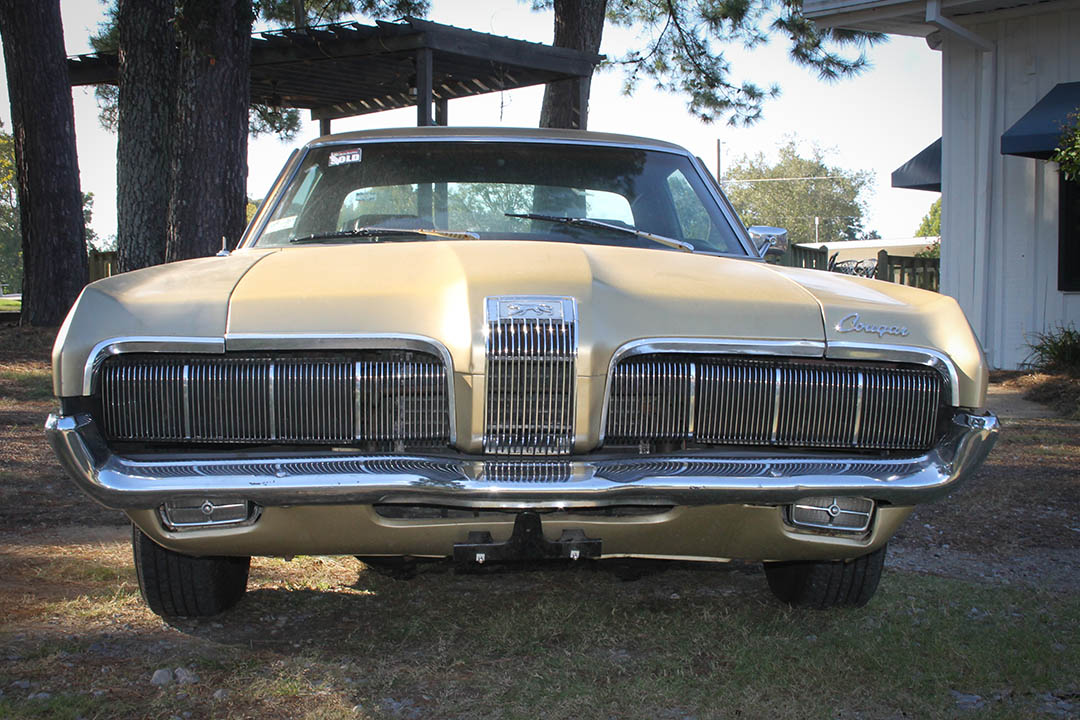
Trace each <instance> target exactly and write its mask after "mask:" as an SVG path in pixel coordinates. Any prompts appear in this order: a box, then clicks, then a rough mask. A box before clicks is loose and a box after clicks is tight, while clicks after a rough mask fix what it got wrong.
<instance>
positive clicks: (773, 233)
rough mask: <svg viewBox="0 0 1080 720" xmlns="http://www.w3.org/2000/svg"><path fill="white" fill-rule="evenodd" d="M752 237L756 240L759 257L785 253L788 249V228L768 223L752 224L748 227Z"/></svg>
mask: <svg viewBox="0 0 1080 720" xmlns="http://www.w3.org/2000/svg"><path fill="white" fill-rule="evenodd" d="M746 231H747V232H748V233H750V239H751V240H753V241H754V247H755V248H756V249H757V253H758V257H765V256H766V255H783V254H784V253H786V252H787V249H788V236H787V230H785V229H784V228H778V227H769V226H768V225H751V226H750V227H748V228H746Z"/></svg>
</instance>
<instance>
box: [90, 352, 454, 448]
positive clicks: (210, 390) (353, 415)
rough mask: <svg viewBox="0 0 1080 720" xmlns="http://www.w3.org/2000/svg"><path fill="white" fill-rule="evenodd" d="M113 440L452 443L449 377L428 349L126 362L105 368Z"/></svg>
mask: <svg viewBox="0 0 1080 720" xmlns="http://www.w3.org/2000/svg"><path fill="white" fill-rule="evenodd" d="M100 397H101V412H102V420H103V427H104V430H105V434H106V436H107V437H108V438H110V439H112V440H126V441H146V442H190V443H267V442H278V443H286V444H291V443H302V444H309V443H316V444H351V443H353V442H382V443H387V444H393V443H396V442H404V443H417V442H423V443H425V444H446V443H449V441H450V411H449V405H450V403H449V395H448V388H447V380H446V371H445V368H444V366H443V364H442V362H441V361H439V360H438V359H437V358H435V357H434V356H430V355H426V354H424V353H413V352H399V351H374V352H370V353H366V354H364V355H362V356H356V357H294V356H285V355H282V356H265V357H264V356H260V357H255V356H250V357H249V356H225V357H211V358H208V357H179V356H167V355H155V356H146V355H138V356H123V355H122V356H117V357H115V358H111V359H110V360H108V361H107V362H106V363H105V365H104V366H103V367H102V369H101V375H100Z"/></svg>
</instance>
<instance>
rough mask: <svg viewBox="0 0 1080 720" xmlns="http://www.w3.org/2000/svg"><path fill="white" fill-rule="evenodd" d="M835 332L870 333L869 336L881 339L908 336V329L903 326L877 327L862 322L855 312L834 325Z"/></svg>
mask: <svg viewBox="0 0 1080 720" xmlns="http://www.w3.org/2000/svg"><path fill="white" fill-rule="evenodd" d="M836 332H838V333H849V332H860V333H870V334H871V335H877V336H878V337H880V338H883V337H885V336H886V335H897V336H899V337H906V336H907V335H908V329H907V328H906V327H904V326H903V325H878V324H876V323H872V322H864V321H863V320H862V318H860V317H859V313H857V312H855V313H851V314H849V315H845V316H844V317H842V318H841V319H840V322H838V323H836Z"/></svg>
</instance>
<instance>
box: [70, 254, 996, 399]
mask: <svg viewBox="0 0 1080 720" xmlns="http://www.w3.org/2000/svg"><path fill="white" fill-rule="evenodd" d="M505 295H510V296H513V295H555V296H569V297H573V298H575V299H576V300H577V309H578V317H579V319H578V337H579V352H578V363H577V371H578V374H579V375H581V376H600V375H604V374H605V373H606V372H607V369H608V365H609V363H610V360H611V357H612V355H613V353H614V352H615V350H616V349H618V347H619V346H621V345H624V344H626V343H628V342H631V341H634V340H639V339H646V338H721V339H730V340H736V341H740V340H746V341H750V342H751V343H753V342H756V341H774V342H780V343H789V342H796V343H802V344H803V348H802V352H803V353H804V354H805V353H806V352H807V351H808V350H807V347H806V346H807V343H806V341H809V345H810V346H811V347H810V351H811V352H814V353H816V354H818V355H822V354H824V355H833V356H836V357H865V358H867V359H881V358H882V357H886V355H883V354H882V352H876V350H881V351H887V350H888V348H891V347H894V346H908V347H921V348H928V349H932V350H933V351H935V352H939V353H942V354H944V355H947V356H948V357H949V358H951V360H952V361H953V363H954V364H955V365H956V370H957V373H956V377H955V380H956V381H957V382H958V388H957V391H958V392H957V394H958V395H959V397H960V398H961V402H962V404H964V405H968V406H972V407H978V406H980V405H981V403H982V402H983V398H984V392H985V382H986V378H985V370H984V369H983V368H984V367H985V364H984V363H983V362H982V355H981V350H980V349H979V346H978V344H977V343H976V341H975V339H974V336H973V334H972V332H971V330H970V326H968V324H967V321H966V319H965V318H964V315H963V313H962V312H961V311H960V309H959V307H958V306H957V305H956V303H955V301H953V300H952V299H951V298H949V297H947V296H943V295H939V294H937V293H931V292H926V291H922V290H916V289H912V288H908V287H904V286H900V285H895V284H891V283H883V282H878V281H874V280H865V279H862V278H855V277H851V276H845V275H840V274H836V273H827V272H822V271H815V270H802V269H792V268H780V267H776V266H771V265H766V264H765V263H760V262H754V261H751V260H741V259H737V258H725V257H716V256H711V255H703V254H689V253H679V252H673V251H665V250H653V249H641V248H621V247H614V246H603V245H580V244H573V243H557V242H520V241H518V242H509V241H507V242H504V241H488V240H484V241H423V242H393V243H379V244H355V245H325V246H307V247H297V248H286V249H262V248H256V249H247V250H241V251H238V252H235V253H233V255H232V256H231V257H226V258H201V259H198V260H190V261H185V262H179V263H171V264H168V265H161V266H157V267H153V268H147V269H145V270H140V271H136V272H132V273H126V274H123V275H119V276H116V277H112V278H107V279H106V280H103V281H99V282H96V283H93V284H91V285H89V286H87V288H86V289H85V290H84V292H83V294H82V296H81V297H80V299H79V301H78V302H77V303H76V305H75V307H74V308H73V309H72V311H71V313H70V314H69V316H68V320H67V321H66V322H65V325H64V327H63V328H61V332H60V334H59V335H58V338H57V344H56V347H55V348H54V359H55V360H57V362H55V363H54V368H55V370H56V375H55V377H54V389H55V391H56V393H57V395H74V394H80V393H81V392H84V391H85V389H86V387H85V382H84V380H85V377H86V375H87V373H86V365H87V363H88V360H92V359H93V356H94V355H95V353H96V352H97V350H98V349H100V348H101V347H103V346H104V345H105V344H106V342H107V341H108V340H110V339H113V338H124V337H172V338H177V337H196V338H199V337H202V338H218V339H222V338H224V339H225V347H226V348H228V347H230V345H231V344H232V341H236V340H238V339H239V338H243V337H244V336H250V335H270V336H283V337H285V338H288V337H289V336H292V337H294V338H296V337H302V336H310V335H329V336H343V335H344V336H348V335H372V334H393V335H400V334H409V335H415V336H422V337H427V338H431V339H434V340H437V341H438V342H439V343H441V344H442V345H444V346H445V347H446V348H447V350H448V351H449V353H450V355H451V357H452V361H453V366H454V370H455V372H457V373H459V374H464V375H468V374H478V373H481V372H482V371H483V367H484V338H485V335H484V332H485V329H484V300H485V298H487V297H490V296H505ZM76 316H78V318H77V320H76ZM271 344H272V343H271ZM301 344H303V342H302V341H301ZM239 346H240V344H239V343H238V344H237V347H239ZM852 348H855V349H854V350H853V349H852ZM859 348H862V349H863V350H859ZM860 353H862V354H860Z"/></svg>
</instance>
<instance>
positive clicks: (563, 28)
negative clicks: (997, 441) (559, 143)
mask: <svg viewBox="0 0 1080 720" xmlns="http://www.w3.org/2000/svg"><path fill="white" fill-rule="evenodd" d="M554 4H555V42H554V43H552V44H553V45H554V46H555V47H562V48H570V49H572V50H583V51H585V52H591V53H598V52H600V40H601V38H602V37H603V35H604V12H605V10H606V9H607V0H555V3H554ZM591 84H592V77H591V76H590V77H586V78H581V79H575V80H560V81H559V82H554V83H548V85H547V87H546V88H545V89H544V104H543V105H542V106H541V108H540V127H544V128H577V129H579V130H584V129H585V127H586V125H587V124H588V116H589V106H588V100H589V90H590V85H591Z"/></svg>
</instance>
